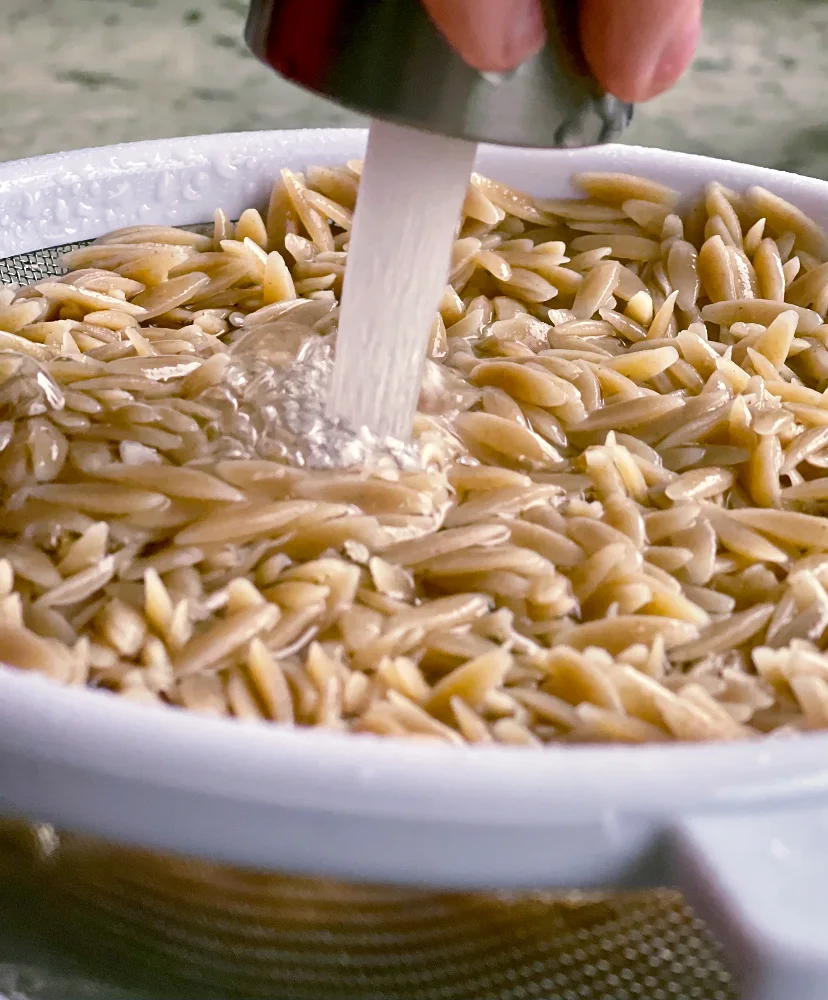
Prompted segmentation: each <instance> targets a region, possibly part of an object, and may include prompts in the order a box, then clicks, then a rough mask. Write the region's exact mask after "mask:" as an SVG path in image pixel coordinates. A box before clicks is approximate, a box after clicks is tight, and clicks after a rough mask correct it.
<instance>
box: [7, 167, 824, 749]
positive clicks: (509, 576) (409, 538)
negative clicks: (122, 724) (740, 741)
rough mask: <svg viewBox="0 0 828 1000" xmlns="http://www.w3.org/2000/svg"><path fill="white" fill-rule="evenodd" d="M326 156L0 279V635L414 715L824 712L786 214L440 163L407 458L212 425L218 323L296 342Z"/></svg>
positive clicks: (99, 681)
mask: <svg viewBox="0 0 828 1000" xmlns="http://www.w3.org/2000/svg"><path fill="white" fill-rule="evenodd" d="M359 171H360V165H359V164H358V163H352V164H349V165H348V166H344V167H341V168H312V169H310V170H308V172H307V175H306V176H303V175H301V174H298V173H294V172H291V171H288V170H285V171H283V172H282V176H281V178H280V179H279V180H278V181H277V183H276V185H275V188H274V192H273V196H272V198H271V201H270V205H269V208H268V210H267V212H266V213H263V214H260V213H259V212H258V211H257V210H255V209H251V210H248V211H246V212H245V213H244V214H243V215H242V217H241V218H240V219H239V221H238V222H236V223H235V224H234V223H232V222H230V221H229V220H228V219H227V217H226V216H225V214H224V213H223V212H221V211H219V212H217V213H216V219H215V227H214V230H213V232H212V234H210V235H207V234H196V233H193V232H189V231H184V230H179V229H172V228H167V227H163V226H136V227H130V228H128V229H124V230H121V231H119V232H116V233H113V234H111V235H109V236H107V237H105V238H102V239H100V240H98V241H97V242H96V243H95V244H93V245H91V246H89V247H85V248H82V249H80V250H76V251H74V252H72V253H70V254H69V255H68V257H67V264H68V266H69V267H70V268H72V270H71V271H70V272H69V273H68V274H67V275H65V276H64V277H60V278H54V279H51V280H47V281H42V282H39V283H36V284H34V285H32V286H30V287H27V288H5V289H3V290H0V331H3V332H0V403H1V404H2V412H0V420H2V422H1V423H0V448H1V449H2V451H0V480H2V504H3V510H2V522H1V523H0V657H1V658H2V660H3V661H4V662H5V663H7V664H9V665H11V666H12V667H14V668H19V669H22V670H30V671H36V672H39V673H43V674H46V675H47V676H49V677H51V678H53V679H54V680H57V681H61V682H63V683H66V684H75V685H87V686H89V687H92V688H102V689H105V690H108V691H111V692H114V693H117V694H118V695H120V696H122V697H126V698H131V699H135V700H139V701H143V702H147V703H149V704H155V705H159V706H163V705H169V706H178V707H181V708H185V709H191V710H194V711H200V712H207V713H211V714H214V715H229V716H236V717H238V718H241V719H250V718H255V719H266V720H272V721H274V722H276V723H280V724H284V725H291V724H294V725H301V726H324V727H329V728H335V729H347V730H351V731H355V732H370V733H376V734H383V735H385V734H387V735H392V736H406V737H416V738H436V739H442V740H447V741H450V742H460V741H469V742H477V743H488V742H498V743H511V744H520V745H526V746H540V745H543V744H546V743H558V742H561V741H564V742H567V741H570V742H571V741H578V742H583V741H596V740H600V741H607V740H610V741H612V740H616V741H625V742H649V741H653V740H671V739H681V740H703V739H730V738H741V737H755V736H759V735H763V734H767V733H773V734H793V733H796V732H800V731H804V730H808V729H820V728H826V727H828V657H826V655H825V654H824V653H823V647H824V646H825V645H826V643H828V632H826V629H828V593H826V589H825V588H826V584H828V519H826V518H825V517H824V516H823V514H824V513H826V512H828V471H826V470H828V393H826V387H827V386H828V349H827V348H828V324H826V323H825V322H824V321H825V318H826V313H827V312H828V263H826V261H828V241H827V240H826V237H825V235H824V234H823V232H822V230H821V229H820V228H819V227H818V226H816V225H815V224H814V223H813V222H812V221H811V220H809V219H808V218H807V217H806V216H804V215H803V214H802V213H801V212H800V211H798V210H797V209H796V208H794V207H793V206H791V205H789V204H787V203H786V202H784V201H782V200H781V199H779V198H777V197H775V196H774V195H773V194H772V193H770V192H768V191H766V190H763V189H761V188H751V189H749V190H748V191H745V192H743V193H734V192H732V191H729V190H727V189H725V188H724V187H722V186H721V185H719V184H716V183H713V184H710V185H709V186H708V187H707V189H706V190H705V191H704V192H703V194H702V196H701V198H700V199H697V200H696V203H695V204H692V205H680V204H679V199H678V197H677V195H676V194H675V192H673V191H670V190H668V189H667V188H665V187H663V186H662V185H660V184H657V183H654V182H652V181H648V180H645V179H641V178H634V177H628V176H625V175H610V174H591V175H582V176H580V177H578V178H576V179H575V181H576V184H577V185H578V186H579V188H580V189H581V190H582V192H583V195H584V197H583V198H582V199H575V200H567V201H563V200H556V201H552V200H544V199H537V198H535V199H533V198H529V197H527V196H525V195H523V194H521V193H519V192H515V191H513V190H510V189H508V188H506V187H504V186H503V185H501V184H499V183H497V182H494V181H491V180H487V179H485V178H483V177H480V176H477V175H475V176H473V178H472V183H471V186H470V188H469V192H468V196H467V199H466V203H465V206H464V218H463V220H462V225H461V228H460V230H459V232H458V237H457V240H456V243H455V246H454V252H453V261H452V271H451V275H450V284H449V285H448V286H447V288H446V291H445V294H444V296H443V300H442V303H441V306H440V312H439V315H438V316H437V317H436V318H435V322H434V327H433V331H432V335H431V340H430V347H429V357H430V360H429V362H428V368H427V371H426V377H425V382H424V385H423V392H422V397H421V408H420V414H419V416H418V418H417V423H416V426H415V443H416V444H417V445H418V446H419V448H420V455H421V463H420V466H419V467H414V468H412V467H410V465H406V464H405V463H395V462H393V461H388V460H383V461H378V462H376V463H375V464H374V465H372V466H371V467H364V468H346V469H322V470H320V469H315V468H311V467H308V465H307V464H305V465H302V464H301V463H300V464H297V462H296V461H295V457H294V459H293V460H291V455H292V453H291V450H290V449H289V448H285V450H284V453H283V454H279V453H273V452H272V451H271V452H270V453H266V454H265V453H262V452H256V450H255V448H254V449H252V450H251V448H250V447H247V445H245V446H243V442H237V444H238V447H237V448H236V449H235V451H234V449H233V447H229V446H228V435H227V427H228V412H229V413H230V416H231V417H239V416H240V414H241V410H240V408H239V407H240V403H239V398H240V397H239V394H238V391H236V390H238V388H239V387H238V386H235V387H234V385H233V377H232V373H233V372H237V371H238V364H237V362H238V361H239V359H243V358H244V355H245V350H247V351H248V353H249V352H250V351H253V352H254V353H255V354H257V355H261V354H262V352H264V355H265V356H266V359H267V364H268V365H274V366H276V368H277V369H279V368H281V369H287V368H289V366H291V365H292V364H294V363H295V360H296V357H297V355H298V354H299V353H300V351H306V350H307V342H314V343H315V342H316V341H318V342H320V343H330V340H331V330H332V329H333V328H334V327H335V322H336V308H337V298H338V295H339V292H340V289H341V283H342V278H343V274H344V271H345V266H346V260H347V248H348V239H349V230H350V225H351V219H352V213H353V209H354V204H355V200H356V196H357V187H358V180H359ZM377 294H382V290H381V289H377ZM303 343H304V345H305V346H304V347H303ZM251 344H252V345H253V346H252V347H251ZM245 345H247V347H245ZM242 388H243V387H242ZM234 393H235V394H234ZM242 415H243V414H242ZM230 424H231V425H232V420H231V421H230ZM251 440H252V439H251ZM277 440H278V435H277ZM230 444H231V445H232V442H230ZM248 445H249V441H248ZM245 447H247V450H245ZM300 450H301V449H300ZM277 452H278V449H277Z"/></svg>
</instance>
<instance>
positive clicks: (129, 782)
mask: <svg viewBox="0 0 828 1000" xmlns="http://www.w3.org/2000/svg"><path fill="white" fill-rule="evenodd" d="M364 143H365V134H364V133H363V132H359V131H345V130H343V131H334V130H330V131H328V130H320V131H296V132H272V133H244V134H237V135H222V136H206V137H199V138H186V139H175V140H161V141H157V142H141V143H134V144H129V145H121V146H111V147H107V148H104V149H94V150H83V151H79V152H72V153H61V154H57V155H54V156H44V157H38V158H35V159H30V160H21V161H18V162H15V163H6V164H3V165H0V256H8V255H12V254H16V253H22V252H25V251H30V250H34V249H39V248H42V247H47V246H53V245H56V244H60V243H65V242H68V241H71V240H80V239H86V238H91V237H94V236H97V235H100V234H101V233H103V232H105V231H106V230H109V229H112V228H114V227H116V226H124V225H129V224H134V223H144V222H147V223H149V222H167V223H177V224H189V223H198V222H204V221H205V220H208V219H210V218H211V217H212V212H213V209H214V208H215V207H216V206H218V205H221V206H222V207H223V208H225V210H227V211H228V212H229V213H230V214H231V215H232V214H234V213H237V212H238V211H241V210H242V209H243V208H244V207H246V206H248V205H249V204H252V203H257V202H263V201H266V198H267V195H268V192H269V189H270V186H271V183H272V179H273V177H274V176H275V175H276V173H277V171H278V169H279V168H280V167H282V166H290V167H293V168H297V169H302V168H304V167H305V166H307V165H308V164H313V163H320V164H334V163H340V162H342V161H344V160H346V159H349V158H351V157H355V156H358V155H360V154H361V152H362V150H363V147H364ZM479 166H480V169H481V170H482V171H483V172H485V173H488V174H491V175H493V176H495V177H497V178H499V179H502V180H504V181H507V182H509V183H511V184H514V185H515V186H517V187H519V188H523V189H525V190H527V191H530V192H532V193H536V194H542V195H546V196H558V195H564V194H567V193H570V192H569V189H568V184H567V178H568V176H569V175H570V174H571V173H573V172H575V171H582V170H622V171H626V172H633V173H642V174H645V175H647V176H650V177H653V178H655V179H657V180H660V181H664V182H667V183H668V184H670V185H671V186H672V187H675V188H677V189H679V190H680V191H682V192H685V193H688V194H689V193H692V192H695V191H697V190H698V189H699V188H700V186H701V185H702V184H703V183H704V182H706V181H708V180H711V179H718V180H720V181H722V182H723V183H724V184H726V185H728V186H730V187H734V188H743V187H745V186H746V185H749V184H757V183H758V184H762V185H765V186H766V187H769V188H771V189H772V190H774V191H775V192H777V193H778V194H780V195H782V196H784V197H786V198H788V199H790V200H791V201H793V202H794V203H795V204H797V205H798V206H800V207H801V208H802V209H804V210H805V211H806V212H808V213H809V214H811V215H812V216H814V217H815V218H817V219H819V220H821V221H823V222H828V183H825V182H822V181H817V180H812V179H808V178H801V177H794V176H791V175H788V174H783V173H779V172H775V171H771V170H766V169H761V168H757V167H748V166H743V165H739V164H734V163H728V162H723V161H718V160H713V159H706V158H702V157H694V156H688V155H684V154H676V153H665V152H659V151H654V150H645V149H639V148H633V147H624V146H610V147H603V148H596V149H587V150H575V151H555V152H545V151H525V150H517V149H505V148H503V149H501V148H487V147H481V150H480V158H479ZM1 658H2V650H0V659H1ZM0 812H3V813H6V814H8V815H19V816H25V817H31V818H36V819H40V820H46V821H49V822H52V823H54V824H55V825H57V826H59V827H63V828H70V829H74V830H78V831H82V832H88V833H94V834H100V835H103V836H105V837H108V838H111V839H113V840H116V841H122V842H126V843H134V844H141V845H145V846H149V847H155V848H159V849H163V850H169V851H175V852H184V853H188V854H194V855H200V856H203V857H206V858H216V859H221V860H223V861H227V862H231V863H236V864H244V865H254V866H258V867H263V868H264V867H266V868H272V869H278V870H282V871H290V872H308V873H316V874H321V875H332V876H343V877H346V878H354V879H365V880H371V881H381V882H385V883H388V882H401V883H410V884H418V885H432V886H442V887H468V886H476V887H492V888H496V887H513V888H515V887H535V886H540V885H543V886H555V885H559V886H567V887H570V886H579V887H610V886H618V885H652V884H675V883H678V884H680V885H681V886H682V887H683V888H684V889H685V890H686V891H687V892H688V894H689V895H690V896H691V898H693V899H694V900H695V901H696V902H697V903H698V904H699V905H700V906H701V907H702V909H703V911H704V912H705V913H706V915H707V916H708V917H709V918H710V919H712V920H713V921H714V923H715V924H716V925H717V927H718V929H719V932H720V934H721V935H723V936H724V938H725V939H726V940H729V941H730V943H731V944H732V946H733V949H734V953H735V954H736V956H737V957H738V958H740V959H741V960H742V964H743V966H744V967H745V968H747V970H748V972H750V971H751V970H754V971H755V968H757V966H756V962H757V961H758V958H757V956H759V955H762V956H763V966H762V971H761V973H756V974H755V975H753V976H751V977H750V981H751V982H752V983H754V985H755V987H756V989H757V990H758V992H755V993H754V995H755V996H760V995H761V996H763V997H765V996H766V997H769V998H770V997H773V998H774V1000H776V998H777V996H778V997H781V996H783V995H784V996H786V997H787V996H789V995H790V996H792V997H793V996H796V997H798V998H799V1000H804V998H807V997H817V996H820V997H822V996H825V995H828V994H826V992H825V990H826V987H825V983H826V982H828V979H826V978H825V977H826V976H827V975H828V847H826V846H825V845H826V844H828V736H822V735H814V736H806V737H804V738H801V739H797V740H767V741H764V742H756V743H744V744H736V745H722V746H666V747H665V746H644V747H636V748H626V747H611V748H596V747H583V748H582V747H566V748H559V749H558V748H550V749H547V750H544V751H543V752H541V753H527V752H525V751H522V750H516V749H510V748H506V747H480V748H478V747H475V748H456V747H453V746H442V745H434V746H431V745H424V744H411V743H405V742H397V741H394V740H379V739H373V738H369V737H365V736H361V737H359V738H354V737H349V736H344V735H335V734H329V733H324V732H314V731H302V730H283V729H279V728H277V727H274V726H267V725H250V724H239V723H235V722H232V721H224V720H214V719H210V718H202V717H198V716H196V715H185V714H183V713H181V712H178V711H174V710H170V711H150V710H147V709H146V708H142V707H139V706H135V705H132V704H130V703H128V702H126V701H121V700H119V699H118V698H115V697H112V696H111V695H107V694H104V693H97V692H91V691H85V690H73V689H66V688H62V687H59V686H57V685H53V684H51V683H50V682H48V681H45V680H42V679H40V678H37V677H33V676H28V675H24V674H21V673H19V672H16V671H13V670H9V669H5V668H2V667H0ZM797 977H799V978H797ZM757 984H758V985H757ZM780 989H781V990H782V992H779V990H780ZM814 990H816V992H814ZM809 991H810V992H809Z"/></svg>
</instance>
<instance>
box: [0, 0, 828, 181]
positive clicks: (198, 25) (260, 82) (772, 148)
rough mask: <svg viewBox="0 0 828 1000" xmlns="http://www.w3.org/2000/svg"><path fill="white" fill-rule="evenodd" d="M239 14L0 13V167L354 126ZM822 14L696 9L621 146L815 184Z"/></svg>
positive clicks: (825, 30)
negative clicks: (697, 36)
mask: <svg viewBox="0 0 828 1000" xmlns="http://www.w3.org/2000/svg"><path fill="white" fill-rule="evenodd" d="M246 8H247V4H246V2H245V0H0V122H2V126H3V127H2V130H0V160H4V159H15V158H18V157H24V156H31V155H34V154H37V153H46V152H54V151H56V150H62V149H73V148H78V147H82V146H99V145H105V144H106V143H112V142H122V141H125V140H129V139H145V138H157V137H164V136H177V135H187V134H196V133H202V132H225V131H236V130H245V129H269V128H297V127H301V126H314V125H333V124H355V123H359V119H358V118H356V117H355V116H353V115H350V114H347V113H345V112H340V111H338V110H337V109H335V108H332V107H329V106H328V105H326V104H324V103H323V102H322V101H319V100H317V99H315V98H312V97H310V96H308V95H306V94H304V93H302V92H301V91H299V90H297V89H295V88H293V87H291V86H290V85H288V84H285V83H283V82H282V81H280V80H277V78H276V77H275V76H274V75H273V74H272V73H271V72H270V71H268V70H267V69H265V68H264V67H263V66H260V65H259V64H258V63H257V62H256V61H255V60H254V59H253V57H252V56H250V55H249V54H248V52H247V51H246V49H245V47H244V42H243V39H242V28H243V24H244V17H245V13H246ZM827 89H828V3H824V2H822V0H707V10H706V13H705V35H704V40H703V41H702V44H701V47H700V49H699V52H698V55H697V58H696V60H695V63H694V65H693V68H692V70H691V71H690V72H689V73H688V74H687V76H686V77H685V79H684V80H683V81H682V83H681V84H680V86H679V87H678V88H676V89H675V90H674V91H672V92H671V93H670V94H667V95H665V96H664V97H662V98H661V99H659V100H657V101H655V102H653V103H652V104H649V105H647V106H646V107H644V108H641V109H640V110H639V111H638V114H637V119H636V121H635V122H634V124H633V127H632V128H631V129H630V131H629V133H628V135H627V137H626V141H628V142H637V143H641V144H644V145H651V146H660V147H663V148H668V149H679V150H685V151H692V152H699V153H707V154H711V155H714V156H724V157H727V158H730V159H736V160H743V161H748V162H752V163H758V164H762V165H766V166H773V167H779V168H782V169H785V170H793V171H796V172H799V173H803V174H810V175H812V176H816V177H828V111H827V110H826V107H825V101H824V99H823V98H824V95H825V93H826V90H827Z"/></svg>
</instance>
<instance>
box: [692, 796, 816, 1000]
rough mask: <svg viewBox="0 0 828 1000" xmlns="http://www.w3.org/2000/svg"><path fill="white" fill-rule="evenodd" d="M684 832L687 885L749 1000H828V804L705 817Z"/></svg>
mask: <svg viewBox="0 0 828 1000" xmlns="http://www.w3.org/2000/svg"><path fill="white" fill-rule="evenodd" d="M674 835H675V836H674V840H673V848H674V852H673V863H674V869H675V875H676V877H677V880H678V884H679V887H680V888H681V889H682V890H683V891H684V893H685V895H686V896H687V899H688V901H689V902H690V904H691V905H692V906H693V907H694V908H695V909H696V912H697V913H698V914H699V916H700V917H702V918H703V919H704V920H706V921H707V922H708V923H709V924H710V926H711V929H712V931H713V933H714V935H715V936H717V937H718V938H719V940H720V941H721V942H722V943H723V945H724V946H725V950H726V952H727V955H728V958H729V959H730V962H731V965H732V968H733V971H734V974H735V975H736V976H737V978H738V979H739V980H740V981H741V985H742V987H743V990H744V994H743V997H744V1000H826V998H828V807H824V808H817V807H811V808H799V809H794V810H792V809H779V810H778V811H776V810H774V811H770V810H768V811H766V812H761V813H747V814H739V815H737V816H733V815H731V816H724V817H722V816H696V817H691V818H688V819H686V820H683V821H682V822H681V823H680V824H679V825H678V826H677V828H676V829H675V830H674Z"/></svg>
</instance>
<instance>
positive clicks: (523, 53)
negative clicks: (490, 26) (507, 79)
mask: <svg viewBox="0 0 828 1000" xmlns="http://www.w3.org/2000/svg"><path fill="white" fill-rule="evenodd" d="M511 8H512V9H511V10H510V11H509V14H508V20H507V22H506V30H505V32H504V34H503V59H504V61H505V62H506V63H508V64H509V65H512V66H518V65H519V64H520V63H522V62H524V61H525V60H526V59H528V58H529V57H530V56H533V55H535V54H536V53H537V52H539V51H540V49H541V48H542V46H543V43H544V41H545V39H546V30H545V26H544V23H543V14H542V13H541V8H540V3H539V0H514V2H513V3H512V5H511Z"/></svg>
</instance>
